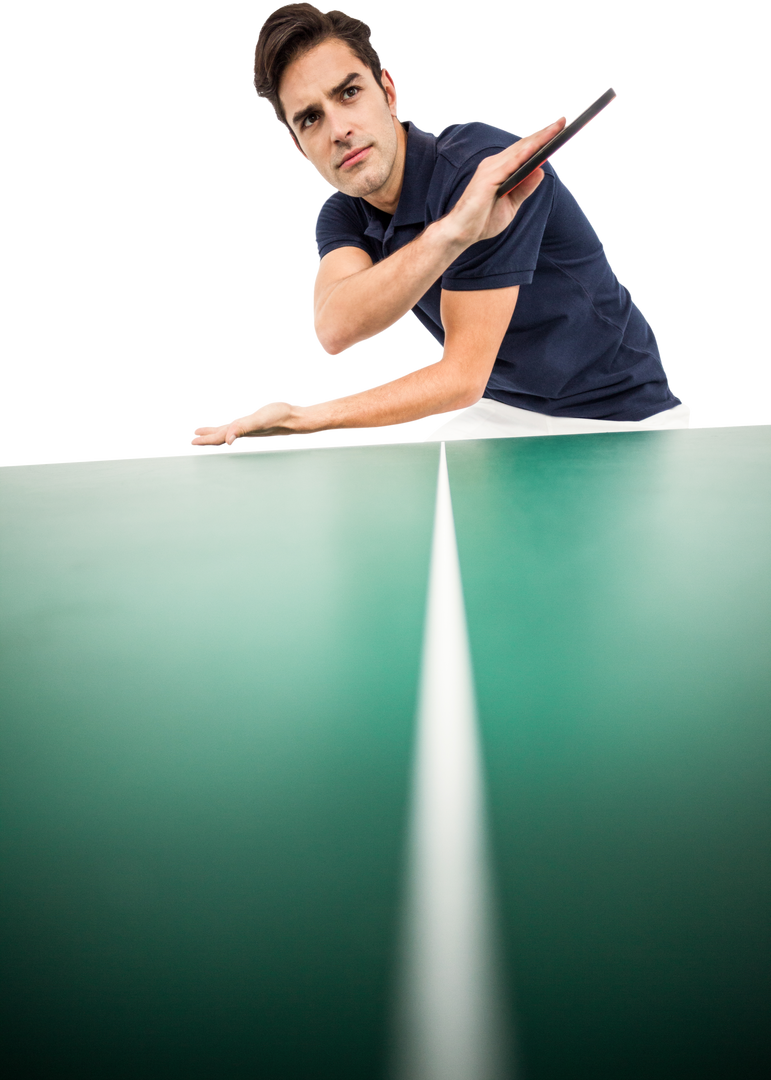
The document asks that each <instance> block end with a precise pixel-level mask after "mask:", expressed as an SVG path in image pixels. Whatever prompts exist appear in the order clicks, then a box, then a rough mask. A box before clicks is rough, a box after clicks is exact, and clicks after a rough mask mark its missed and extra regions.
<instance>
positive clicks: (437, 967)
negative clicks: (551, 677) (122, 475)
mask: <svg viewBox="0 0 771 1080" xmlns="http://www.w3.org/2000/svg"><path fill="white" fill-rule="evenodd" d="M493 927H494V919H493V913H492V905H491V896H490V887H489V869H488V863H487V853H486V841H485V826H484V800H483V788H482V778H481V768H480V756H479V745H478V736H477V723H476V710H475V706H474V690H473V677H472V671H471V657H470V653H469V645H468V636H467V631H466V617H465V611H464V606H463V593H462V588H461V579H460V567H459V564H458V552H457V545H456V541H455V527H454V523H453V516H452V503H451V499H450V486H449V480H448V474H447V460H446V455H445V446H444V443H442V444H441V450H440V462H439V481H438V486H437V498H436V517H435V520H434V537H433V547H432V554H431V573H430V579H429V594H428V612H427V620H426V632H425V639H424V646H423V667H422V679H421V690H420V701H419V708H418V740H417V754H416V762H415V774H414V780H413V794H412V811H411V821H410V837H409V864H408V884H407V898H406V905H405V912H404V928H403V940H402V961H401V971H400V983H399V1000H398V1013H397V1031H396V1041H397V1051H396V1063H395V1070H394V1075H395V1077H396V1080H512V1077H513V1076H514V1075H515V1073H514V1069H513V1055H512V1054H511V1052H510V1035H509V1033H508V1032H507V1030H506V1028H507V1023H506V1022H507V1019H508V1010H507V1008H506V1004H505V1002H504V1001H503V1000H502V999H503V995H502V992H501V980H500V977H499V973H498V963H497V962H496V953H497V949H496V943H495V933H494V929H493Z"/></svg>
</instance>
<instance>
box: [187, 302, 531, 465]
mask: <svg viewBox="0 0 771 1080" xmlns="http://www.w3.org/2000/svg"><path fill="white" fill-rule="evenodd" d="M518 295H519V286H518V285H510V286H508V287H506V288H487V289H473V291H468V292H455V291H448V289H444V288H443V289H442V324H443V326H444V330H445V345H444V349H443V350H442V353H441V355H439V357H438V360H435V361H432V362H431V363H430V364H424V365H423V366H422V367H414V368H412V369H411V370H409V372H405V373H404V375H397V376H396V377H395V378H393V379H389V380H388V381H386V382H379V383H377V384H376V386H374V387H367V389H366V390H355V391H353V392H352V393H348V394H341V395H340V396H338V397H327V399H326V400H325V401H319V402H313V403H312V404H310V405H302V404H300V403H299V402H289V401H285V400H283V399H273V400H272V401H269V402H265V403H263V404H262V405H258V406H257V408H254V409H252V411H251V413H244V414H243V415H242V416H235V417H231V419H230V420H226V421H225V422H224V423H217V424H214V423H202V424H199V426H198V427H195V428H193V430H192V434H191V437H190V441H189V443H188V445H189V446H193V447H194V448H197V449H218V448H221V447H227V448H232V447H234V446H235V444H236V443H238V442H239V440H246V441H255V440H256V441H261V440H267V438H297V437H299V436H303V435H322V434H325V433H326V432H329V431H374V430H378V429H381V428H403V427H406V426H408V424H410V423H420V422H421V421H422V420H431V419H434V418H436V417H442V416H449V415H450V414H452V413H458V411H460V410H461V409H465V408H469V406H470V405H473V404H474V402H477V401H478V400H479V399H481V397H482V395H483V394H484V392H485V387H486V386H487V380H488V379H489V377H490V372H491V370H492V366H493V364H495V363H496V359H497V356H498V351H499V349H500V347H501V342H502V341H503V337H504V335H505V333H506V330H508V329H509V324H510V322H511V319H512V315H513V314H514V308H515V307H516V301H517V297H518Z"/></svg>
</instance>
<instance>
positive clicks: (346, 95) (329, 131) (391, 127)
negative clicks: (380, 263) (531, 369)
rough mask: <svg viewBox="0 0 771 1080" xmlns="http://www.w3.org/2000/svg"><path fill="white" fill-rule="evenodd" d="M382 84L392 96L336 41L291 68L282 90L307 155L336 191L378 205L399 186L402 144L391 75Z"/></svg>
mask: <svg viewBox="0 0 771 1080" xmlns="http://www.w3.org/2000/svg"><path fill="white" fill-rule="evenodd" d="M383 84H384V86H385V88H386V95H387V96H384V94H383V90H382V89H381V87H380V86H378V84H377V82H376V81H375V77H374V75H373V74H372V72H371V71H370V70H369V68H368V67H367V66H366V65H365V64H363V63H362V61H361V60H359V59H358V57H356V56H355V55H354V54H353V53H352V52H351V50H350V49H349V48H348V46H347V45H346V44H344V43H343V42H342V41H338V40H337V39H336V38H331V39H330V40H328V41H325V42H322V44H321V45H317V46H316V48H314V49H311V50H310V52H307V53H305V54H304V55H302V56H300V57H299V58H298V59H297V60H295V61H294V63H292V64H290V65H289V67H287V69H286V71H285V72H284V75H283V77H282V79H281V85H280V87H279V94H280V97H281V104H282V105H283V106H284V111H285V113H286V118H287V121H288V122H289V124H290V126H291V128H292V131H293V132H294V134H295V136H296V138H297V142H298V143H299V145H300V149H301V150H302V152H303V153H304V154H305V156H306V157H307V158H308V159H309V160H310V161H311V162H312V163H313V164H314V165H315V166H316V168H317V169H318V171H319V172H320V173H321V175H322V176H323V177H324V179H325V180H328V181H329V183H330V184H332V186H333V187H336V188H337V189H338V190H339V191H342V192H344V193H345V194H346V195H355V196H359V197H360V198H367V196H374V199H372V200H371V201H373V202H374V203H375V204H377V202H378V201H380V199H379V198H378V195H379V194H380V195H384V196H387V195H388V193H389V188H390V187H393V185H394V182H395V179H396V178H395V170H394V163H395V162H396V159H397V149H398V145H399V140H398V137H397V133H396V126H395V125H396V124H397V123H398V121H397V120H396V92H395V91H394V87H393V83H392V81H391V79H390V76H389V75H388V74H387V72H384V73H383ZM389 181H390V183H389ZM399 183H400V180H399ZM397 195H398V193H397ZM386 201H387V199H386Z"/></svg>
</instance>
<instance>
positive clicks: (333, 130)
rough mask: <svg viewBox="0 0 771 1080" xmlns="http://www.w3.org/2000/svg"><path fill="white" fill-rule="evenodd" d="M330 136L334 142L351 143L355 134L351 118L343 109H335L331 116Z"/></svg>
mask: <svg viewBox="0 0 771 1080" xmlns="http://www.w3.org/2000/svg"><path fill="white" fill-rule="evenodd" d="M329 121H330V134H331V136H332V141H333V142H349V141H350V138H351V136H352V134H353V131H352V129H351V118H350V116H346V114H345V112H344V111H343V110H342V109H334V110H331V111H330V114H329Z"/></svg>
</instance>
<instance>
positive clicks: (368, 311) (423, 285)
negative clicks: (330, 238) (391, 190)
mask: <svg viewBox="0 0 771 1080" xmlns="http://www.w3.org/2000/svg"><path fill="white" fill-rule="evenodd" d="M445 220H446V219H444V218H442V219H441V220H440V221H436V222H434V224H433V225H429V226H428V228H427V229H424V231H423V232H422V233H421V234H420V236H418V237H416V238H415V239H414V240H413V241H412V242H411V243H409V244H407V245H405V247H403V248H400V249H399V250H398V251H395V252H394V254H393V255H389V257H388V258H387V259H383V261H382V262H379V263H376V264H373V262H372V259H371V258H370V257H369V255H368V254H367V253H366V251H362V249H361V248H356V247H343V248H336V249H335V250H334V251H330V252H329V254H328V255H325V256H324V258H323V259H322V260H321V265H320V267H319V272H318V276H317V278H316V288H315V292H314V298H313V304H314V321H315V326H316V335H317V337H318V339H319V341H320V342H321V344H322V345H323V347H324V349H325V350H326V351H327V352H328V353H339V352H342V351H343V350H344V349H348V348H350V346H351V345H355V344H356V343H357V342H358V341H364V340H365V339H366V338H370V337H373V336H374V335H375V334H379V333H380V331H381V330H385V329H386V328H387V327H389V326H392V325H393V323H395V322H396V321H397V320H398V319H401V317H402V315H405V314H406V313H407V312H408V311H409V310H410V309H411V308H413V307H414V306H415V304H417V302H418V300H420V298H421V296H423V295H424V294H425V293H426V292H428V290H429V289H430V288H431V286H432V285H433V284H434V282H435V281H436V280H437V279H438V278H439V277H441V275H442V274H443V273H444V271H445V270H446V269H447V267H448V266H449V265H450V264H451V263H452V262H454V261H455V259H457V257H458V256H459V255H461V254H462V252H463V250H464V249H463V246H462V244H461V243H459V241H458V240H457V239H456V238H455V237H453V236H452V235H451V234H450V233H449V231H448V229H447V226H446V225H445Z"/></svg>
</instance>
